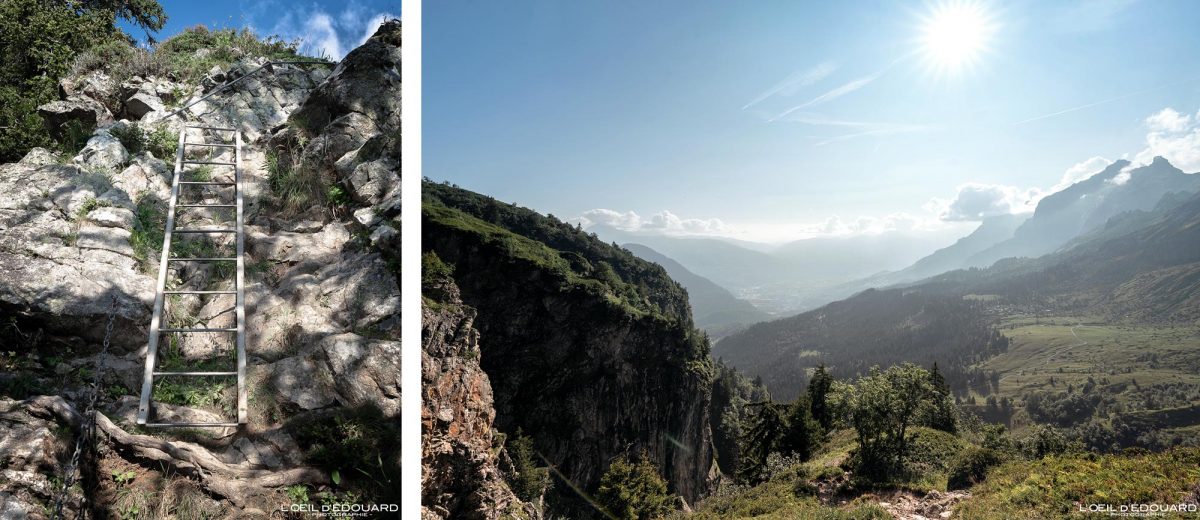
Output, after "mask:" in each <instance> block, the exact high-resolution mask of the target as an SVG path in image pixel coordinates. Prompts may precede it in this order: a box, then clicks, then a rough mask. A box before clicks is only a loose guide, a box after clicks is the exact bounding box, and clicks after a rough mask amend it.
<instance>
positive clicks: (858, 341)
mask: <svg viewBox="0 0 1200 520" xmlns="http://www.w3.org/2000/svg"><path fill="white" fill-rule="evenodd" d="M1160 168H1161V166H1160ZM1162 169H1164V170H1165V168H1162ZM1130 182H1132V181H1130ZM1196 273H1200V195H1195V194H1193V195H1190V196H1187V197H1186V198H1181V197H1178V196H1169V197H1167V198H1166V199H1164V201H1163V204H1159V205H1158V206H1157V208H1156V209H1153V210H1152V211H1150V212H1145V211H1143V212H1137V213H1127V214H1124V215H1122V216H1120V217H1119V218H1114V219H1110V221H1109V223H1108V224H1107V226H1106V227H1105V228H1104V229H1102V230H1097V231H1093V232H1092V233H1090V234H1088V235H1087V238H1086V239H1080V240H1076V241H1075V242H1072V243H1071V247H1070V248H1069V249H1065V250H1062V251H1060V252H1057V253H1053V254H1050V255H1046V256H1043V257H1041V258H1036V259H1010V260H1005V261H1002V262H998V263H997V264H996V265H995V266H993V267H990V268H988V269H972V270H963V271H952V272H949V273H946V274H943V275H939V276H936V277H933V278H930V279H928V280H925V281H922V282H919V283H915V284H912V285H909V286H907V287H903V288H895V289H886V290H869V291H865V292H863V293H861V294H858V295H855V296H853V297H851V298H848V299H846V300H844V301H841V302H836V303H833V304H830V305H827V306H825V307H822V308H820V309H817V310H814V311H810V312H808V313H804V314H801V315H799V316H796V317H792V318H787V319H783V320H777V321H773V322H767V323H762V324H759V325H756V326H754V327H751V328H749V329H747V330H746V331H743V332H740V333H737V334H734V335H731V336H729V337H727V338H724V339H722V340H721V341H720V342H719V343H718V344H717V345H716V346H715V347H714V355H715V356H717V357H721V358H723V359H725V360H726V362H728V363H730V364H731V365H733V366H736V367H738V368H739V369H741V370H743V371H745V372H746V373H747V374H748V375H749V376H751V377H754V376H759V377H762V378H763V381H764V382H765V383H766V384H767V386H768V388H769V389H770V390H771V392H772V394H780V395H791V394H789V393H788V392H795V390H794V389H795V388H797V387H799V385H801V384H803V382H804V381H805V376H804V373H805V371H806V370H808V369H810V368H811V367H814V366H816V365H817V364H818V363H821V362H824V363H826V364H829V365H832V367H833V370H834V371H835V373H838V374H841V375H848V374H853V373H858V372H860V371H861V370H862V369H863V368H864V367H866V366H870V365H873V364H880V365H888V364H892V363H895V362H897V361H898V360H901V359H903V360H910V361H914V362H918V363H921V364H925V365H928V364H929V363H932V362H934V361H936V362H938V363H939V364H940V365H941V366H942V369H943V371H944V373H945V374H946V378H947V381H948V382H949V383H950V385H951V387H952V388H954V389H955V390H956V393H957V394H958V395H959V397H960V398H963V399H967V398H970V399H972V400H974V399H983V398H985V397H989V396H990V397H992V398H994V399H1000V398H1006V397H1007V398H1009V399H1011V400H1012V402H1013V407H1014V408H1013V409H1012V410H1007V411H1003V410H1000V409H998V408H996V409H990V410H989V411H987V412H988V413H989V414H991V416H992V417H994V418H996V419H997V420H1018V418H1014V414H1015V413H1016V412H1017V411H1022V410H1023V407H1024V406H1025V402H1026V399H1027V398H1028V397H1029V396H1030V395H1031V394H1030V392H1033V391H1036V392H1046V393H1048V394H1049V395H1053V396H1056V397H1055V400H1059V399H1065V398H1066V397H1064V396H1066V395H1067V391H1068V390H1069V389H1068V388H1067V387H1066V386H1065V385H1062V384H1061V383H1058V385H1059V386H1057V387H1056V386H1055V384H1056V381H1055V380H1058V381H1059V382H1070V383H1073V384H1083V383H1086V382H1088V381H1095V383H1093V384H1092V385H1089V391H1091V389H1092V386H1096V387H1097V388H1100V389H1103V392H1108V393H1111V395H1112V396H1114V397H1113V399H1100V398H1099V397H1096V398H1095V399H1092V400H1091V401H1090V403H1091V404H1089V405H1088V407H1087V408H1086V409H1087V412H1086V413H1083V415H1082V416H1079V417H1077V418H1076V419H1072V421H1071V423H1070V424H1078V425H1083V424H1085V423H1087V421H1088V419H1089V418H1090V417H1091V416H1092V414H1093V413H1095V414H1101V413H1104V411H1103V410H1104V408H1105V407H1103V406H1101V407H1097V403H1098V402H1100V401H1106V402H1109V404H1110V405H1111V404H1115V403H1117V402H1121V403H1126V402H1127V401H1129V400H1131V399H1135V398H1134V394H1133V392H1134V391H1135V389H1134V388H1133V387H1132V386H1131V384H1130V380H1131V378H1132V377H1135V376H1130V377H1126V376H1123V375H1119V374H1117V373H1116V372H1115V371H1114V367H1111V366H1108V365H1107V364H1106V363H1104V362H1103V361H1102V360H1103V359H1105V358H1104V356H1105V353H1104V351H1103V350H1100V351H1093V350H1089V349H1087V348H1083V349H1079V352H1076V353H1072V352H1071V351H1072V350H1074V349H1070V348H1067V347H1069V346H1070V345H1072V344H1077V343H1079V340H1073V339H1071V334H1072V330H1071V328H1070V327H1067V329H1064V330H1066V334H1068V336H1067V337H1066V338H1065V339H1063V340H1057V339H1055V340H1051V339H1050V336H1046V335H1044V334H1042V333H1041V332H1040V331H1042V330H1043V329H1045V327H1046V325H1047V324H1050V323H1060V324H1061V323H1070V324H1078V325H1086V326H1088V327H1113V328H1132V330H1134V331H1135V333H1134V334H1131V335H1127V336H1125V338H1126V339H1124V340H1120V341H1118V342H1117V343H1116V344H1113V343H1112V342H1109V343H1107V344H1108V345H1109V347H1108V348H1110V349H1112V348H1116V346H1118V345H1119V346H1121V348H1122V349H1133V351H1134V352H1133V354H1132V357H1131V358H1130V359H1129V363H1130V364H1127V365H1124V366H1122V367H1120V368H1121V371H1122V372H1125V371H1133V372H1138V371H1140V370H1143V369H1145V368H1148V367H1149V366H1150V363H1151V361H1150V357H1149V356H1148V353H1150V352H1160V351H1161V352H1174V353H1175V354H1171V355H1184V356H1186V355H1187V354H1186V353H1187V352H1189V351H1190V349H1194V341H1193V340H1192V339H1190V338H1192V337H1194V336H1195V330H1194V324H1195V320H1196V317H1197V314H1196V308H1197V307H1196V305H1195V302H1196V298H1197V294H1200V281H1198V280H1200V278H1198V277H1197V276H1196ZM1082 330H1086V329H1082ZM1168 330H1177V332H1170V333H1168V332H1164V331H1168ZM1156 331H1157V332H1156ZM1078 334H1082V332H1078ZM1047 342H1049V343H1047ZM1054 342H1059V343H1054ZM1128 342H1132V343H1128ZM1055 344H1057V345H1058V347H1057V348H1058V349H1059V356H1058V357H1057V361H1056V362H1055V363H1052V364H1051V365H1049V368H1047V366H1046V358H1044V357H1042V356H1041V355H1034V354H1033V353H1034V352H1043V351H1045V352H1049V351H1052V350H1053V348H1055V347H1052V345H1055ZM1100 344H1104V343H1100ZM1013 348H1020V353H1019V354H1018V353H1015V352H1014V353H1013V354H1005V351H1006V350H1008V349H1013ZM1064 348H1065V349H1066V350H1065V351H1064V350H1063V349H1064ZM1181 349H1182V350H1181ZM1139 351H1140V352H1141V353H1142V354H1141V355H1140V356H1139V354H1138V353H1137V352H1139ZM1064 352H1065V353H1064ZM1085 352H1091V355H1090V356H1089V355H1085V354H1084V353H1085ZM1113 352H1117V351H1113ZM1122 352H1124V350H1122ZM997 355H998V357H995V358H993V356H997ZM1120 355H1121V356H1123V355H1124V354H1120ZM1164 355H1165V354H1164ZM1157 366H1159V367H1160V369H1161V368H1165V366H1164V365H1157ZM1174 366H1175V367H1177V368H1174V369H1173V370H1168V371H1167V372H1166V373H1162V372H1159V373H1157V375H1155V376H1153V382H1154V383H1155V384H1157V383H1160V382H1161V383H1164V384H1166V383H1167V382H1172V383H1176V384H1184V385H1185V386H1184V387H1185V388H1188V389H1191V388H1194V387H1193V386H1192V385H1195V384H1196V383H1195V382H1193V381H1192V379H1193V378H1192V376H1191V375H1190V374H1191V370H1190V369H1188V368H1186V367H1187V366H1190V365H1187V364H1184V365H1174ZM1142 377H1143V378H1145V377H1149V376H1146V375H1145V374H1143V376H1142ZM1014 381H1022V383H1021V384H1019V385H1017V386H1013V385H1012V384H1010V383H1012V382H1014ZM1139 381H1140V382H1143V383H1145V382H1146V380H1145V379H1139ZM1185 394H1188V395H1190V394H1191V390H1188V391H1186V392H1185ZM1099 395H1102V394H1097V396H1099ZM1089 399H1091V398H1089ZM1198 399H1200V398H1196V397H1192V398H1190V399H1189V398H1187V397H1185V398H1183V400H1182V401H1172V402H1173V403H1175V404H1169V405H1168V404H1167V403H1165V402H1164V403H1158V404H1153V405H1152V406H1151V408H1152V409H1153V408H1158V407H1166V406H1180V405H1183V406H1186V405H1188V404H1190V403H1194V402H1195V401H1196V400H1198ZM989 402H990V401H989ZM1138 402H1140V401H1138ZM989 406H994V404H993V405H989ZM1123 406H1124V405H1123ZM1138 406H1145V405H1138ZM1109 409H1110V410H1111V407H1110V408H1109ZM1002 412H1003V413H1002ZM1016 415H1017V416H1021V417H1024V416H1023V415H1021V414H1016ZM1019 420H1020V421H1024V422H1023V423H1022V424H1028V422H1029V421H1030V419H1029V418H1028V417H1026V418H1024V419H1019ZM1101 426H1103V427H1104V428H1109V429H1111V428H1115V426H1113V425H1110V424H1108V421H1107V419H1105V420H1104V422H1103V424H1102V425H1101ZM1142 431H1144V430H1142ZM1136 436H1137V435H1136V434H1134V435H1133V437H1136ZM1137 442H1140V441H1135V440H1133V439H1132V438H1126V441H1123V442H1122V444H1123V445H1127V444H1129V443H1134V444H1136V443H1137ZM1146 442H1155V443H1156V442H1158V441H1146Z"/></svg>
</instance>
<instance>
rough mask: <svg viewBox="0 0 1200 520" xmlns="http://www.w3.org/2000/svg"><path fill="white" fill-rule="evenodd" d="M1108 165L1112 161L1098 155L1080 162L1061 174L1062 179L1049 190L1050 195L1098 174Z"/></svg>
mask: <svg viewBox="0 0 1200 520" xmlns="http://www.w3.org/2000/svg"><path fill="white" fill-rule="evenodd" d="M1110 164H1112V161H1110V160H1108V159H1107V158H1104V157H1100V156H1099V155H1097V156H1095V157H1092V158H1091V159H1087V160H1084V161H1080V162H1078V163H1076V164H1075V165H1074V166H1072V167H1070V168H1067V171H1066V172H1064V173H1063V176H1062V179H1060V180H1059V181H1058V184H1055V185H1054V187H1052V188H1050V193H1054V192H1056V191H1061V190H1063V189H1065V188H1066V187H1068V186H1070V185H1072V184H1075V183H1077V182H1079V181H1082V180H1084V179H1087V178H1088V177H1091V176H1093V175H1095V174H1097V173H1100V171H1101V170H1103V169H1104V168H1106V167H1107V166H1108V165H1110Z"/></svg>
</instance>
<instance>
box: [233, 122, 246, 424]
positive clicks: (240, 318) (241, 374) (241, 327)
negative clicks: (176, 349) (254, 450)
mask: <svg viewBox="0 0 1200 520" xmlns="http://www.w3.org/2000/svg"><path fill="white" fill-rule="evenodd" d="M233 136H234V143H235V146H234V149H233V153H234V157H233V181H234V183H235V184H236V186H234V188H233V189H234V191H235V192H236V196H237V202H235V204H236V205H237V217H236V218H237V223H236V226H237V228H236V229H237V234H236V235H235V236H236V240H237V255H236V256H237V285H236V286H235V287H234V290H236V291H237V296H236V298H237V300H236V306H237V386H238V397H237V399H238V419H237V422H238V423H239V424H246V422H247V417H246V416H247V415H248V414H247V411H246V286H245V270H246V260H245V247H246V244H245V239H246V233H245V229H244V228H243V227H242V223H243V221H244V217H245V215H244V211H245V208H244V203H243V201H242V133H241V132H235V133H234V134H233Z"/></svg>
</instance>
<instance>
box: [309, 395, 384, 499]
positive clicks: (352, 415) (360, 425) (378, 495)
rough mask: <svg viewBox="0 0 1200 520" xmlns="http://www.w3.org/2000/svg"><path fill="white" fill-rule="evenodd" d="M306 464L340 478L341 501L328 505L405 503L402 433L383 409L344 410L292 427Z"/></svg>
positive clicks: (361, 408)
mask: <svg viewBox="0 0 1200 520" xmlns="http://www.w3.org/2000/svg"><path fill="white" fill-rule="evenodd" d="M289 428H290V429H291V430H292V431H293V435H294V436H295V437H296V442H297V443H299V445H300V447H301V448H302V449H303V450H304V458H305V461H306V462H308V463H309V464H313V465H315V466H317V467H320V468H322V469H324V470H326V471H329V472H330V473H331V474H333V473H335V472H336V474H337V478H336V479H335V485H336V486H338V488H339V493H340V494H339V495H337V496H329V497H325V498H324V499H323V501H325V500H332V501H350V502H353V500H349V499H348V495H350V494H353V495H356V496H359V497H361V498H363V499H368V500H377V501H380V502H388V501H391V500H399V492H400V490H399V488H400V486H399V481H400V467H399V462H400V452H399V450H400V428H399V422H398V421H395V420H391V419H388V418H386V417H384V416H383V413H382V412H381V411H380V410H379V409H378V408H373V407H369V406H364V407H360V408H354V409H348V408H341V409H337V410H336V411H333V412H331V413H329V414H326V415H324V416H321V417H317V418H313V417H305V418H304V419H303V421H302V422H299V423H296V424H292V425H290V427H289Z"/></svg>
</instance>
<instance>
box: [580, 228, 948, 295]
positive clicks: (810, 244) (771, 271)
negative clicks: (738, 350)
mask: <svg viewBox="0 0 1200 520" xmlns="http://www.w3.org/2000/svg"><path fill="white" fill-rule="evenodd" d="M588 231H589V232H592V233H595V234H596V235H597V236H598V237H599V238H600V239H602V240H605V241H609V242H615V243H620V244H627V243H636V244H642V245H644V246H646V247H649V248H652V249H654V250H655V251H657V252H658V253H660V254H662V255H665V256H666V257H668V258H671V259H672V260H674V261H676V262H678V263H679V264H681V265H682V266H683V267H685V268H686V269H687V270H688V271H691V272H692V273H695V274H697V275H699V276H702V277H704V278H707V279H709V280H711V281H712V282H714V283H716V284H717V285H720V286H721V287H724V288H726V289H728V290H729V291H730V292H732V293H733V294H734V295H735V296H737V297H739V298H741V299H744V300H747V301H749V302H751V303H753V304H754V305H755V306H756V307H758V308H759V309H761V310H763V311H765V312H767V313H769V314H773V315H786V314H789V313H795V312H798V311H800V310H804V309H809V308H812V307H815V306H818V305H821V304H824V303H827V302H830V301H833V300H835V299H837V298H842V297H845V296H848V295H850V294H851V292H852V291H851V292H847V291H850V289H848V288H843V287H842V286H844V285H845V284H847V283H850V282H853V281H856V280H860V279H862V278H864V277H868V276H871V275H874V274H877V273H880V272H885V271H892V270H897V269H901V268H904V267H906V266H908V265H910V264H912V263H913V262H914V261H916V260H918V259H920V258H921V257H923V256H925V255H927V254H928V253H929V252H931V251H933V250H935V249H937V248H938V247H941V246H944V245H946V244H945V242H947V241H946V240H945V239H944V238H941V237H929V236H917V235H913V234H910V233H903V232H887V233H881V234H876V235H856V236H838V237H816V238H808V239H803V240H796V241H793V242H788V243H785V244H781V245H774V246H770V245H764V244H757V245H755V246H750V245H748V244H746V243H739V241H733V240H729V239H726V238H715V237H679V236H665V235H656V234H644V233H633V232H629V231H623V230H620V229H617V228H613V227H611V226H604V225H597V226H592V227H589V228H588Z"/></svg>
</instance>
